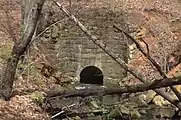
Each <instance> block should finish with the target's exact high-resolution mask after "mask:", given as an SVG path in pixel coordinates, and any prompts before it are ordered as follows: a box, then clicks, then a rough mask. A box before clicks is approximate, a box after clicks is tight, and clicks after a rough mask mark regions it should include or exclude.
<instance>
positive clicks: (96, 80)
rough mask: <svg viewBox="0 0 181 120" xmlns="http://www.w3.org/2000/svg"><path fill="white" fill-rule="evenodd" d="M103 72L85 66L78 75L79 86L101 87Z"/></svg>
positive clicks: (94, 67)
mask: <svg viewBox="0 0 181 120" xmlns="http://www.w3.org/2000/svg"><path fill="white" fill-rule="evenodd" d="M103 78H104V76H103V72H102V71H101V70H100V69H99V68H98V67H96V66H87V67H85V68H84V69H83V70H82V71H81V73H80V83H81V84H96V85H103Z"/></svg>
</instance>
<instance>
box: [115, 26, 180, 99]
mask: <svg viewBox="0 0 181 120" xmlns="http://www.w3.org/2000/svg"><path fill="white" fill-rule="evenodd" d="M113 27H114V28H116V29H117V30H118V31H120V32H123V33H124V34H125V35H126V36H127V37H128V38H129V39H130V40H132V41H133V42H134V43H135V44H136V46H137V48H138V49H139V50H140V51H141V53H142V54H143V55H144V56H145V57H146V58H147V59H148V60H149V61H150V62H151V63H152V64H153V65H154V66H155V67H156V69H157V70H158V72H159V73H160V75H161V76H162V77H163V78H167V76H166V74H165V73H164V72H163V71H162V69H161V67H160V65H158V64H157V62H156V61H155V60H154V59H153V58H152V57H151V56H150V54H148V53H147V52H146V51H145V50H144V49H143V48H142V47H141V45H140V44H139V43H138V42H137V41H136V40H135V39H134V38H133V37H131V36H130V35H129V34H128V33H127V32H125V31H124V30H123V29H120V28H118V27H117V26H116V25H113ZM170 88H171V90H172V91H173V92H174V93H175V95H176V96H177V98H178V99H179V100H180V101H181V94H180V93H179V92H178V91H177V89H176V88H175V87H173V86H170Z"/></svg>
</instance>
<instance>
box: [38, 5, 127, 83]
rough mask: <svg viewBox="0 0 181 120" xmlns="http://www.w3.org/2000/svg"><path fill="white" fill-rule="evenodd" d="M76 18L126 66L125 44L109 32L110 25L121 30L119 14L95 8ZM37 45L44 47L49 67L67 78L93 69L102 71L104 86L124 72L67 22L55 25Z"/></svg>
mask: <svg viewBox="0 0 181 120" xmlns="http://www.w3.org/2000/svg"><path fill="white" fill-rule="evenodd" d="M76 17H77V18H78V19H79V20H80V21H81V22H82V23H83V24H84V25H85V26H86V27H87V28H88V29H89V30H90V32H91V33H92V34H93V35H96V36H97V37H98V38H99V42H102V43H103V44H105V45H106V48H108V49H109V51H112V52H113V53H114V55H115V56H117V57H120V58H122V59H123V60H125V61H126V62H127V55H128V48H127V42H126V40H125V38H124V36H123V35H122V34H121V33H117V32H116V31H115V30H114V29H113V28H112V23H116V24H118V25H120V26H122V28H124V27H125V24H124V23H125V22H124V20H123V17H122V13H118V12H117V13H114V12H112V11H110V10H107V9H100V8H99V9H95V10H92V11H88V12H87V13H86V12H85V13H82V14H79V15H77V16H76ZM39 43H40V45H41V44H42V43H43V44H44V45H45V49H46V50H47V51H48V52H47V56H50V57H51V58H52V59H53V60H54V62H53V63H54V64H53V65H54V66H57V67H58V68H59V70H60V71H61V72H63V73H65V74H67V75H68V76H70V77H73V78H75V77H77V76H79V74H80V71H81V70H82V69H83V68H84V67H86V66H88V65H95V66H97V67H99V68H100V69H101V70H102V71H103V73H104V78H105V79H104V80H105V83H106V84H107V83H114V84H117V83H118V82H119V81H120V80H121V79H123V78H124V77H125V76H126V71H125V70H123V69H122V68H121V67H120V66H119V65H118V64H117V63H116V62H115V61H114V60H112V58H110V57H109V56H108V55H107V54H106V53H104V52H103V51H102V50H101V49H100V48H99V47H97V46H96V45H95V44H94V43H93V42H92V41H91V40H89V39H88V38H87V36H86V35H85V34H84V33H83V32H82V31H81V30H80V29H79V27H78V26H76V25H75V23H74V22H72V21H70V20H65V21H63V22H62V23H59V24H56V25H55V26H54V27H52V29H50V30H49V31H47V32H46V33H45V34H44V35H43V36H42V37H41V38H40V40H39Z"/></svg>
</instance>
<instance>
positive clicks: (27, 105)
mask: <svg viewBox="0 0 181 120" xmlns="http://www.w3.org/2000/svg"><path fill="white" fill-rule="evenodd" d="M78 4H82V5H85V7H86V9H87V8H88V9H93V8H97V9H99V8H100V7H102V6H103V7H106V8H108V9H110V10H111V11H115V12H116V11H120V9H121V10H123V11H126V12H125V13H126V15H125V17H126V18H125V19H126V20H127V24H128V26H129V29H130V31H129V32H130V34H134V37H135V39H137V40H138V41H139V42H140V44H141V45H143V46H144V48H145V45H144V44H143V42H141V41H140V39H144V40H145V41H146V43H147V44H148V45H149V52H150V55H151V56H153V58H154V59H155V60H156V61H157V63H159V64H160V65H161V66H162V67H163V68H165V67H166V66H167V65H166V64H167V62H168V61H169V60H170V61H171V62H172V61H173V62H177V60H176V58H178V57H179V55H181V51H180V49H179V48H180V45H181V14H180V11H181V2H180V1H179V0H172V1H169V0H156V1H155V0H127V1H125V2H120V1H119V0H117V1H116V0H106V1H105V0H92V1H91V2H88V3H85V2H82V3H81V0H80V1H79V2H78V3H76V4H75V9H79V7H76V6H78ZM83 10H84V8H82V9H81V10H80V11H82V12H84V11H83ZM103 12H104V11H103V10H100V11H99V14H102V13H103ZM84 14H85V13H84ZM86 14H88V15H90V14H95V13H94V12H90V13H89V12H87V11H86ZM81 15H82V14H81ZM92 16H94V15H92ZM79 17H80V18H81V17H86V15H85V16H79ZM106 17H109V16H106ZM108 24H109V23H108ZM12 45H13V42H11V40H10V39H9V38H8V36H7V35H6V34H3V33H0V72H3V68H4V67H5V61H6V60H7V58H8V56H9V55H10V52H11V48H12ZM167 60H168V61H167ZM166 61H167V62H166ZM164 62H165V64H162V63H164ZM130 65H132V66H134V67H135V68H136V69H137V70H139V71H140V72H142V73H144V75H145V76H146V77H147V78H149V79H151V80H153V79H155V78H159V77H160V75H159V74H158V73H157V72H155V70H154V69H153V66H151V65H150V63H149V62H148V61H147V60H146V58H145V57H143V56H142V55H141V54H140V53H139V52H135V54H134V55H133V58H132V59H131V61H130ZM20 67H22V66H20ZM163 70H166V68H165V69H163ZM30 71H31V74H30V75H28V76H22V75H21V74H19V73H17V75H16V81H15V85H14V94H15V95H14V96H13V97H12V98H11V100H10V101H3V100H0V120H49V119H50V116H48V113H46V112H45V111H44V110H43V109H42V108H41V107H40V106H39V105H38V103H40V102H42V96H41V95H42V94H44V93H43V91H46V90H49V89H50V88H53V87H54V86H55V84H54V83H55V81H54V80H53V79H48V78H45V77H44V76H42V75H41V74H40V73H39V72H38V71H37V70H36V69H35V68H34V67H31V68H30ZM180 74H181V65H180V64H178V65H177V66H174V67H173V68H172V69H170V71H169V72H168V76H171V77H172V76H178V75H180ZM2 75H3V74H1V76H2ZM137 83H139V82H138V81H137V80H135V79H134V78H133V79H130V80H129V82H127V84H137ZM177 89H178V90H179V91H181V87H180V86H178V87H177ZM159 105H163V104H159Z"/></svg>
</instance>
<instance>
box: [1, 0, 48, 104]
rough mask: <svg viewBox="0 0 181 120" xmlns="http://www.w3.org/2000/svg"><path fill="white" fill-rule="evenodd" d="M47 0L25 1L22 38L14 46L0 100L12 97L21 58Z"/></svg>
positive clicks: (2, 83) (4, 76)
mask: <svg viewBox="0 0 181 120" xmlns="http://www.w3.org/2000/svg"><path fill="white" fill-rule="evenodd" d="M44 1H45V0H23V1H22V18H23V19H22V22H21V28H22V29H21V38H20V40H19V41H18V42H16V43H15V44H14V46H13V49H12V53H11V57H10V58H9V59H8V61H7V66H6V68H5V71H4V75H3V77H2V79H1V81H0V98H3V99H5V100H8V99H9V98H10V97H11V92H12V88H13V82H14V76H15V73H16V67H17V64H18V61H19V58H20V56H21V55H22V54H23V53H24V52H25V51H26V48H27V46H28V45H29V43H30V42H31V39H32V37H33V34H34V32H35V30H36V26H37V22H38V20H39V17H40V13H41V10H42V7H43V4H44Z"/></svg>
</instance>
